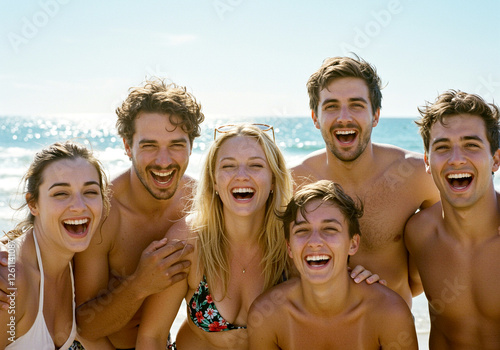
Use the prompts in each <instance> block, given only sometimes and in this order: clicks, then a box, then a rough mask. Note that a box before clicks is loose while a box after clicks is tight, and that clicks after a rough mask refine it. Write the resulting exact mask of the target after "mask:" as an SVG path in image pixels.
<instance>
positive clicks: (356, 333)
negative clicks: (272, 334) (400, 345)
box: [278, 317, 380, 350]
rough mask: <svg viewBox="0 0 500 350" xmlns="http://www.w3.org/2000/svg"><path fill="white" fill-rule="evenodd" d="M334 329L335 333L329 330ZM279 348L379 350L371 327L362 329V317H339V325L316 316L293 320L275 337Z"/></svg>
mask: <svg viewBox="0 0 500 350" xmlns="http://www.w3.org/2000/svg"><path fill="white" fill-rule="evenodd" d="M332 330H335V331H332ZM278 345H279V347H280V348H281V349H294V350H295V349H297V350H298V349H321V350H323V349H324V350H327V349H379V348H380V344H379V341H378V337H377V334H376V332H375V331H373V327H372V328H370V327H365V326H364V324H363V321H362V319H361V318H359V319H356V318H351V319H346V318H342V320H341V322H338V321H335V320H332V319H326V318H325V319H323V318H318V317H315V318H314V319H294V320H293V322H292V323H291V324H290V326H289V328H288V329H287V331H286V332H284V333H283V334H279V335H278Z"/></svg>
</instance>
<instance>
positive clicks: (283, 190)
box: [191, 124, 293, 295]
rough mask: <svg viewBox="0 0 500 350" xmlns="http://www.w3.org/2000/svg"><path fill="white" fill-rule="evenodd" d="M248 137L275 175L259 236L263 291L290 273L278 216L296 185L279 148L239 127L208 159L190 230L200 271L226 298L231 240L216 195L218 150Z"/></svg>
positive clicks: (256, 130) (249, 128) (244, 126)
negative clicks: (218, 283)
mask: <svg viewBox="0 0 500 350" xmlns="http://www.w3.org/2000/svg"><path fill="white" fill-rule="evenodd" d="M236 136H249V137H254V138H255V139H257V141H258V142H259V144H260V145H261V146H262V149H263V151H264V154H265V156H266V158H267V161H268V163H269V166H270V169H271V171H272V173H273V182H274V191H273V193H272V194H270V195H269V198H268V200H267V203H266V215H265V218H264V225H263V227H262V228H261V231H260V233H259V245H260V247H261V249H262V251H263V252H264V254H263V257H262V261H261V266H263V269H264V278H265V283H264V289H263V291H264V290H266V289H268V288H270V287H271V286H273V285H275V284H277V283H279V282H280V281H281V279H282V277H283V274H284V273H285V274H286V272H287V252H286V241H285V236H284V232H283V223H282V222H281V221H280V220H279V219H278V217H277V216H276V213H277V212H279V211H281V210H283V209H284V208H285V207H286V205H287V203H288V201H289V200H290V198H291V195H292V191H293V185H292V178H291V175H290V172H289V171H288V169H287V168H286V163H285V158H284V157H283V154H282V153H281V151H280V150H279V148H278V146H277V145H276V144H275V143H274V142H273V141H272V139H271V138H270V137H269V135H267V134H266V133H265V132H264V131H262V130H260V129H259V128H258V127H256V126H253V125H251V124H239V125H236V126H235V127H234V128H233V129H231V130H230V131H227V132H224V133H221V136H220V137H219V138H218V139H216V140H215V141H214V143H213V144H212V145H211V147H210V149H209V151H208V155H207V157H206V159H205V164H204V167H203V168H202V169H203V170H202V174H201V177H200V181H199V183H198V186H197V190H196V193H195V197H194V202H193V207H192V214H193V215H192V217H193V220H192V221H191V228H192V229H193V230H194V231H195V232H196V233H197V234H198V238H199V240H198V244H199V249H198V251H199V260H198V261H199V266H198V267H199V268H201V269H203V270H204V274H205V276H206V277H207V280H208V281H211V282H212V283H213V281H215V280H220V281H221V282H222V286H223V290H224V295H225V293H226V292H227V287H228V283H229V270H230V269H229V261H228V245H229V242H228V238H227V236H226V233H225V230H224V227H225V226H224V217H223V213H222V202H221V200H220V198H219V196H217V195H216V192H215V189H214V184H215V162H216V160H217V154H218V150H219V148H220V147H221V145H222V144H223V143H224V142H225V141H226V140H228V139H230V138H232V137H236Z"/></svg>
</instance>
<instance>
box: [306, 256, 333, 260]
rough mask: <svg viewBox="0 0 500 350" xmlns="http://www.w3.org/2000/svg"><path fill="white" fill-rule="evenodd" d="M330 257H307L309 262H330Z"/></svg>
mask: <svg viewBox="0 0 500 350" xmlns="http://www.w3.org/2000/svg"><path fill="white" fill-rule="evenodd" d="M329 259H330V257H329V256H328V255H314V256H307V257H306V260H307V261H321V260H329Z"/></svg>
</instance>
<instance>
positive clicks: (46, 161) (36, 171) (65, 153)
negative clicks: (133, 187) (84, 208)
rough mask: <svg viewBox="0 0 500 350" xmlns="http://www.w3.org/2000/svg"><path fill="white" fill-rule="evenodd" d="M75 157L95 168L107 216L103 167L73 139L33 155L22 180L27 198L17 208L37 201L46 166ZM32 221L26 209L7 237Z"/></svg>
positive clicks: (106, 196)
mask: <svg viewBox="0 0 500 350" xmlns="http://www.w3.org/2000/svg"><path fill="white" fill-rule="evenodd" d="M77 158H82V159H85V160H86V161H87V162H88V163H89V164H90V165H92V166H94V168H95V169H96V170H97V174H98V175H99V187H100V188H101V198H102V202H103V209H104V210H103V214H104V216H107V215H108V214H109V210H110V207H111V205H110V197H111V190H110V187H109V181H108V177H107V176H106V173H105V172H104V168H103V166H102V164H101V162H100V161H99V160H98V159H97V158H96V157H95V156H94V154H93V153H92V151H90V150H89V149H87V148H86V147H85V146H83V145H81V144H78V143H76V142H73V141H66V142H63V143H60V142H56V143H54V144H52V145H50V146H48V147H46V148H44V149H42V150H41V151H39V152H37V153H36V154H35V157H34V159H33V161H32V162H31V164H30V166H29V168H28V171H27V172H26V174H25V175H24V176H23V180H22V181H23V183H24V192H23V194H24V198H27V196H26V195H27V194H29V195H30V196H29V200H27V201H26V202H25V203H23V204H22V205H21V206H20V207H19V208H18V210H22V209H24V208H26V207H27V206H28V205H29V204H30V203H36V202H37V201H38V198H39V196H40V192H39V189H40V184H41V183H42V182H43V172H44V170H45V168H47V166H49V165H50V164H52V163H54V162H57V161H59V160H63V159H77ZM34 221H35V217H34V216H33V214H31V212H29V211H28V214H27V216H26V218H25V219H24V220H22V221H21V222H19V223H18V224H17V225H16V227H15V228H14V229H13V230H11V231H9V232H8V233H7V235H8V237H9V238H10V239H14V238H16V237H19V236H21V235H22V234H23V233H24V232H26V231H27V230H29V229H30V228H32V227H33V224H34Z"/></svg>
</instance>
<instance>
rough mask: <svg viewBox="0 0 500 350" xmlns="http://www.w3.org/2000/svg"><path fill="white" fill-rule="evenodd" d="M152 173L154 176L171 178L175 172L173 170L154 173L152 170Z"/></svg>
mask: <svg viewBox="0 0 500 350" xmlns="http://www.w3.org/2000/svg"><path fill="white" fill-rule="evenodd" d="M151 172H152V173H153V174H155V175H156V176H170V175H172V173H173V172H174V171H173V170H171V171H169V172H166V173H165V172H160V171H154V170H151Z"/></svg>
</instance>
